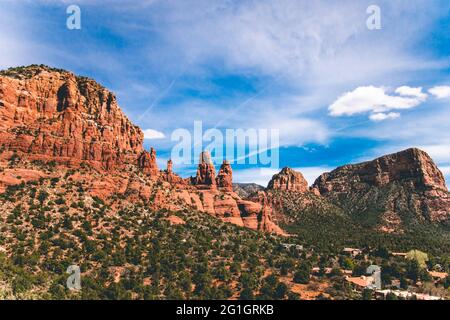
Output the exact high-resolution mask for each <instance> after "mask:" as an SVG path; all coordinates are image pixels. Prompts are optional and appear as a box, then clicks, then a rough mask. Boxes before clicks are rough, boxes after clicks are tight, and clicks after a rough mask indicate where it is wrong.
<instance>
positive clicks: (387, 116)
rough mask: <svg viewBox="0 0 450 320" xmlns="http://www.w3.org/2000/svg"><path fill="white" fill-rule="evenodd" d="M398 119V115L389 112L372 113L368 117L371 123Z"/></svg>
mask: <svg viewBox="0 0 450 320" xmlns="http://www.w3.org/2000/svg"><path fill="white" fill-rule="evenodd" d="M399 117H400V113H398V112H389V113H382V112H381V113H374V114H371V115H370V116H369V119H370V120H372V121H384V120H394V119H397V118H399Z"/></svg>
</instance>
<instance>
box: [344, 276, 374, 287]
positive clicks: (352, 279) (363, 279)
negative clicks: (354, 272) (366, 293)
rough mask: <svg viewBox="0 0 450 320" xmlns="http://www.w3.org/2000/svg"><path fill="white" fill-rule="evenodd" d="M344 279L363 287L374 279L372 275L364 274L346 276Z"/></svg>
mask: <svg viewBox="0 0 450 320" xmlns="http://www.w3.org/2000/svg"><path fill="white" fill-rule="evenodd" d="M345 280H347V281H348V282H350V283H353V284H356V285H357V286H359V287H363V288H365V287H368V286H370V285H371V284H373V281H374V279H373V277H366V276H361V277H346V278H345Z"/></svg>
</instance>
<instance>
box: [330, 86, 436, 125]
mask: <svg viewBox="0 0 450 320" xmlns="http://www.w3.org/2000/svg"><path fill="white" fill-rule="evenodd" d="M386 91H387V89H386V88H382V87H375V86H367V87H358V88H356V89H355V90H353V91H350V92H347V93H345V94H343V95H342V96H341V97H339V98H338V99H337V100H336V101H335V102H334V103H333V104H332V105H331V106H330V107H329V111H330V115H332V116H336V117H338V116H351V115H354V114H360V113H366V112H371V113H375V114H380V115H378V116H375V119H379V118H380V117H383V116H382V114H384V113H385V112H387V111H390V110H399V109H400V110H401V109H410V108H414V107H417V106H418V105H420V104H421V103H422V102H424V101H425V100H426V98H427V95H426V94H423V93H422V88H411V87H406V86H403V87H399V88H397V89H396V91H395V92H396V93H397V94H399V95H397V96H394V95H389V94H387V93H386ZM395 116H396V115H395V114H392V115H391V116H390V117H395ZM383 120H384V119H383Z"/></svg>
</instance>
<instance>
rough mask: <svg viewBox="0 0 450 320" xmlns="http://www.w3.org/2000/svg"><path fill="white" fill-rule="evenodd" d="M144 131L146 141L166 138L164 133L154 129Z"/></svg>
mask: <svg viewBox="0 0 450 320" xmlns="http://www.w3.org/2000/svg"><path fill="white" fill-rule="evenodd" d="M143 131H144V139H148V140H152V139H164V138H165V137H166V136H165V135H164V133H162V132H160V131H156V130H153V129H145V130H143Z"/></svg>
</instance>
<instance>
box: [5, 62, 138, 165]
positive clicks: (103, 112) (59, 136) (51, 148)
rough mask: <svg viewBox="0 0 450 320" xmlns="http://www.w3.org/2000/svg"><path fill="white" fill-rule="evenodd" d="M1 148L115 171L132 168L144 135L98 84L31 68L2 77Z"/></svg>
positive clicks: (35, 67)
mask: <svg viewBox="0 0 450 320" xmlns="http://www.w3.org/2000/svg"><path fill="white" fill-rule="evenodd" d="M0 120H1V121H0V147H2V148H3V149H5V150H7V151H9V152H17V153H20V154H23V155H24V156H28V157H29V158H30V159H33V158H36V159H43V160H54V161H58V162H62V163H70V164H73V165H78V164H80V163H81V162H83V161H85V162H87V163H89V164H90V165H91V166H93V167H95V168H98V169H106V170H111V169H113V168H116V167H118V166H122V165H124V164H127V163H132V164H134V163H135V161H136V159H137V156H138V155H140V154H141V153H142V152H143V151H144V150H143V147H142V141H143V134H142V131H141V130H140V129H139V128H138V127H136V126H134V125H133V124H132V123H131V122H130V121H129V120H128V118H127V117H126V116H125V115H124V114H123V112H122V111H121V110H120V108H119V107H118V105H117V101H116V97H115V96H114V94H113V93H111V92H110V91H108V90H107V89H105V88H103V87H102V86H100V85H99V84H97V83H96V82H95V81H93V80H90V79H87V78H84V77H77V76H75V75H74V74H72V73H70V72H66V71H62V70H54V69H50V68H48V67H39V66H32V67H26V68H23V69H18V70H16V71H7V72H3V73H2V74H0Z"/></svg>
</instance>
